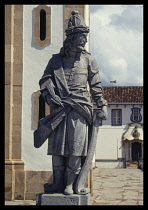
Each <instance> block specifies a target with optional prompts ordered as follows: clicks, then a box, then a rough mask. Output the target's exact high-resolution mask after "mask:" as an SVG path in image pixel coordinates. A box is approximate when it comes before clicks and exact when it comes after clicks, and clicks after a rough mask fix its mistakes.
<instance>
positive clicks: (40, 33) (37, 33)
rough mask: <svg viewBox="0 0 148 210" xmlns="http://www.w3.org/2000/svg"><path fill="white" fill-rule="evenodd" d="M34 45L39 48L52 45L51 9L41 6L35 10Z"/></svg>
mask: <svg viewBox="0 0 148 210" xmlns="http://www.w3.org/2000/svg"><path fill="white" fill-rule="evenodd" d="M33 17H34V30H33V43H34V44H37V45H39V46H45V45H48V44H51V7H48V6H47V5H39V6H37V7H36V8H34V11H33Z"/></svg>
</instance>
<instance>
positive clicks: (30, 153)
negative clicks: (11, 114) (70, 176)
mask: <svg viewBox="0 0 148 210" xmlns="http://www.w3.org/2000/svg"><path fill="white" fill-rule="evenodd" d="M47 6H49V7H50V6H51V23H52V24H51V44H49V45H46V46H39V45H37V44H34V42H33V35H34V34H33V33H34V10H33V9H34V8H35V7H37V5H24V23H23V34H24V37H23V40H24V43H23V55H24V58H23V103H22V104H23V108H22V110H23V115H22V159H23V160H24V162H25V167H26V170H51V169H52V165H51V156H47V143H48V142H47V141H46V142H45V143H44V144H43V146H42V147H41V148H38V149H36V148H34V142H33V132H34V130H35V129H34V128H33V126H32V124H33V122H32V121H33V120H34V119H33V109H34V98H33V93H34V92H36V91H37V90H39V84H38V82H39V79H40V78H41V76H42V75H43V72H44V70H45V68H46V66H47V63H48V61H49V59H50V58H51V57H52V54H56V53H58V52H59V50H60V48H61V47H62V45H63V27H64V25H63V5H47ZM57 23H58V24H57Z"/></svg>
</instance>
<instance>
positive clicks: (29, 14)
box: [5, 4, 89, 200]
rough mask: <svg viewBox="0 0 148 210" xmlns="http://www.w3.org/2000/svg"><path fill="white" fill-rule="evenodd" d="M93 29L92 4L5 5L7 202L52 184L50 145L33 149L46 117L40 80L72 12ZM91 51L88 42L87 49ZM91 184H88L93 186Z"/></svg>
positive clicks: (61, 37) (59, 43) (57, 46)
mask: <svg viewBox="0 0 148 210" xmlns="http://www.w3.org/2000/svg"><path fill="white" fill-rule="evenodd" d="M73 10H78V11H79V14H80V15H81V16H83V18H84V20H85V22H86V25H87V26H89V5H43V4H42V5H5V105H6V107H5V110H6V111H5V199H6V200H13V199H25V200H30V199H35V197H36V193H39V192H43V183H45V182H48V183H51V182H52V171H51V170H52V162H51V157H50V156H47V142H45V144H44V145H43V146H42V147H41V148H39V149H36V148H34V138H33V133H34V131H35V129H36V128H37V124H38V119H39V118H40V117H41V116H42V115H43V114H45V115H47V114H49V112H50V110H49V108H48V106H47V105H46V106H45V110H44V112H45V113H42V112H43V111H42V104H43V101H42V98H41V97H40V91H39V84H38V82H39V79H40V78H41V76H42V74H43V71H44V69H45V68H46V65H47V63H48V61H49V59H50V58H51V57H52V54H56V53H58V52H59V51H60V48H61V47H62V46H63V41H64V39H65V29H66V27H67V23H68V20H69V18H70V16H71V11H73ZM86 48H87V50H89V37H88V43H87V46H86ZM88 183H89V181H88Z"/></svg>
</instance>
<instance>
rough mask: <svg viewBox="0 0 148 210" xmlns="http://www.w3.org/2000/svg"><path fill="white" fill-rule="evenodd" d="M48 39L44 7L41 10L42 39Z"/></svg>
mask: <svg viewBox="0 0 148 210" xmlns="http://www.w3.org/2000/svg"><path fill="white" fill-rule="evenodd" d="M45 39H46V12H45V10H44V9H41V11H40V40H41V41H43V40H45Z"/></svg>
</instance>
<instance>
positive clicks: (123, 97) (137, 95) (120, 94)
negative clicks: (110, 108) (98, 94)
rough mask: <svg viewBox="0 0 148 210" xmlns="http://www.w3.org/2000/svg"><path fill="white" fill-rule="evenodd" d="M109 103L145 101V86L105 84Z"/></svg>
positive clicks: (104, 87) (105, 96)
mask: <svg viewBox="0 0 148 210" xmlns="http://www.w3.org/2000/svg"><path fill="white" fill-rule="evenodd" d="M102 88H103V92H104V98H105V99H106V100H107V102H108V103H143V86H103V87H102Z"/></svg>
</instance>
